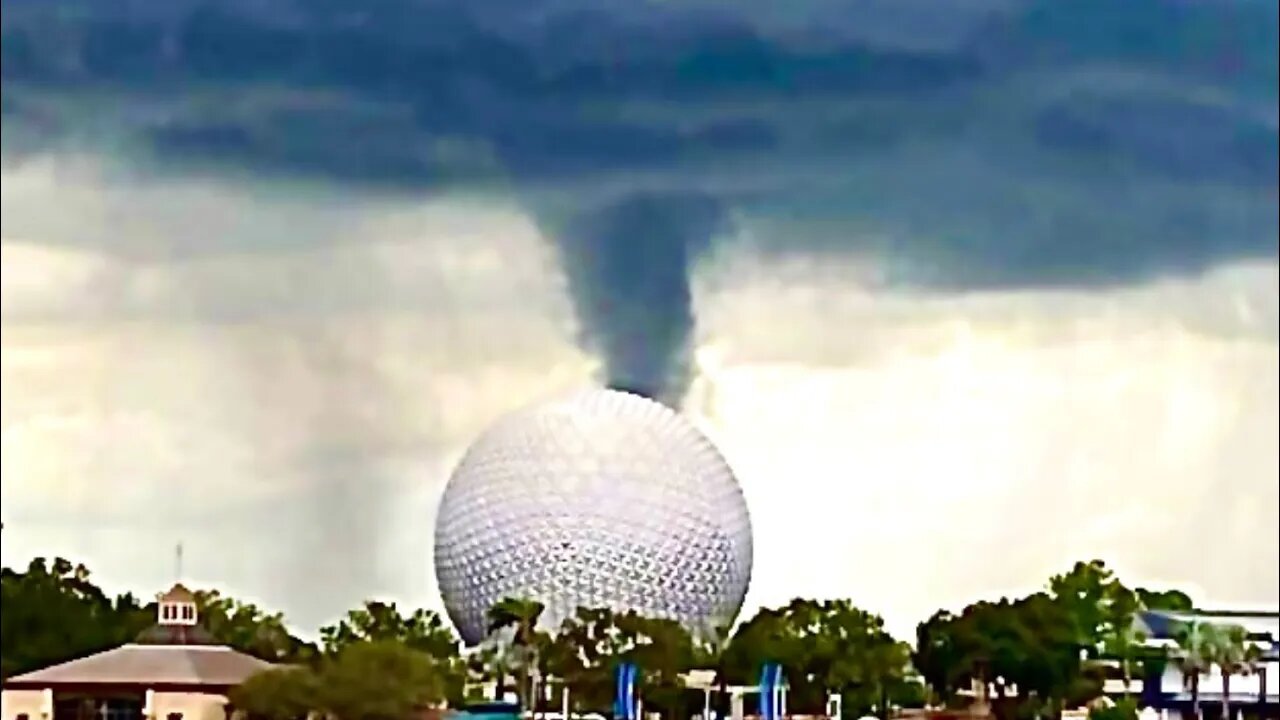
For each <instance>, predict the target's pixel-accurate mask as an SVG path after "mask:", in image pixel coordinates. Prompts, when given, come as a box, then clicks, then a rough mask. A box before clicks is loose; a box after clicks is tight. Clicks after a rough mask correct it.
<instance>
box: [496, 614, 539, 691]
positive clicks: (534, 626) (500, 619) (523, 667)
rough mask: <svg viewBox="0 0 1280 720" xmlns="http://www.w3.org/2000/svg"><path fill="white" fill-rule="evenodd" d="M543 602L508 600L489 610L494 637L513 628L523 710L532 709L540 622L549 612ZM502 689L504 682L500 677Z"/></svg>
mask: <svg viewBox="0 0 1280 720" xmlns="http://www.w3.org/2000/svg"><path fill="white" fill-rule="evenodd" d="M545 607H546V606H544V605H543V604H542V603H540V602H538V601H537V600H531V599H528V598H515V597H511V598H504V599H502V600H499V601H498V602H496V603H494V605H493V607H491V608H489V633H490V634H491V635H493V634H495V633H497V632H499V631H501V630H504V629H507V628H511V630H512V641H511V647H512V650H513V651H514V658H513V663H512V664H514V665H515V666H516V683H517V687H516V697H518V698H519V699H520V706H521V707H522V708H528V707H530V705H529V701H530V700H531V699H532V698H530V696H529V689H530V688H529V671H530V670H531V668H532V667H533V666H534V664H535V663H536V657H535V653H536V652H537V648H538V645H539V644H540V643H539V638H538V619H539V618H541V617H542V612H543V610H544V609H545ZM498 687H499V689H501V687H502V682H501V677H499V682H498Z"/></svg>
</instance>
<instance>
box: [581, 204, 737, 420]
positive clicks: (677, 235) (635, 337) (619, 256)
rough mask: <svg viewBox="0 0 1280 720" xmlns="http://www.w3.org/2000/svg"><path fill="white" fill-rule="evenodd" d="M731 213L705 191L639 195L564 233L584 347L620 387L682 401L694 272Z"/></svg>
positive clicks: (596, 211) (585, 217)
mask: <svg viewBox="0 0 1280 720" xmlns="http://www.w3.org/2000/svg"><path fill="white" fill-rule="evenodd" d="M722 218H723V214H722V210H721V206H720V204H719V203H718V202H717V201H716V199H715V198H713V197H710V196H708V195H702V194H692V195H690V194H683V195H677V194H672V193H638V194H633V195H629V196H627V197H624V198H622V199H620V200H616V201H614V202H611V203H608V204H606V205H603V206H601V207H597V208H593V209H591V210H588V211H585V212H582V213H580V214H578V215H577V216H575V217H574V218H572V219H571V220H570V221H569V222H568V223H567V224H566V227H564V228H563V229H562V230H561V232H560V234H559V238H558V242H559V244H560V250H561V256H562V258H563V263H564V270H565V275H566V277H567V278H568V281H569V289H570V293H571V295H572V297H573V302H574V307H575V309H576V311H577V316H578V321H579V324H580V326H581V330H580V332H581V340H582V342H583V344H584V345H585V346H586V347H587V348H589V349H590V350H593V351H595V352H598V353H599V354H600V356H601V358H602V359H603V361H604V378H603V379H604V382H605V384H606V385H607V386H609V387H611V388H614V389H616V390H625V391H628V392H633V393H637V394H639V395H644V396H645V397H649V398H652V399H654V400H657V401H659V402H663V403H666V404H667V405H678V404H679V402H680V400H681V398H683V397H684V393H685V390H687V389H688V384H689V375H690V365H691V355H690V338H691V336H692V333H693V327H694V320H695V318H694V312H693V304H692V301H693V298H692V295H691V293H690V290H689V274H690V271H691V269H692V267H693V265H694V264H695V263H696V262H697V260H698V258H699V257H700V256H701V255H702V254H703V253H704V252H706V250H707V248H708V246H709V245H710V244H711V241H712V238H713V236H714V235H715V233H716V231H717V230H718V229H719V228H720V225H721V221H722Z"/></svg>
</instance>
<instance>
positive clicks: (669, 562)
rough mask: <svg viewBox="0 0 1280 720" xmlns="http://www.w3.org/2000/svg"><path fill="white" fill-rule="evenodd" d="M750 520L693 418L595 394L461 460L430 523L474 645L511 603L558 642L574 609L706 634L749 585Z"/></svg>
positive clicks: (550, 409)
mask: <svg viewBox="0 0 1280 720" xmlns="http://www.w3.org/2000/svg"><path fill="white" fill-rule="evenodd" d="M751 560H752V540H751V520H750V517H749V516H748V513H747V504H746V500H745V499H744V497H743V495H742V489H741V488H740V487H739V485H738V482H737V480H736V479H735V478H734V475H733V472H732V471H731V470H730V468H729V465H728V463H726V462H725V460H724V458H723V457H722V456H721V455H720V453H719V451H718V450H716V448H715V446H713V445H712V444H711V441H710V440H708V439H707V437H706V436H705V435H703V434H702V433H701V432H699V431H698V430H697V428H695V427H694V426H693V425H692V424H691V423H690V422H689V421H688V420H687V419H685V418H684V417H682V416H680V415H678V414H676V413H675V412H674V411H672V410H671V409H669V408H667V407H665V406H663V405H660V404H659V403H656V402H653V401H652V400H648V399H646V398H643V397H640V396H638V395H632V394H629V393H624V392H619V391H615V390H589V391H584V392H579V393H575V394H572V395H569V396H566V397H562V398H559V399H556V400H553V401H551V402H547V403H544V404H541V405H536V406H534V407H531V408H528V409H525V410H521V411H518V412H516V413H514V414H512V415H509V416H507V417H506V418H504V419H502V420H500V421H499V422H498V423H497V424H496V425H495V426H494V427H493V428H491V429H490V430H489V431H488V432H486V433H485V434H484V435H482V436H481V437H480V439H479V440H478V441H476V443H475V444H474V445H472V446H471V448H470V449H469V450H468V451H467V453H466V455H465V456H464V457H463V459H462V461H461V463H460V464H459V465H458V467H457V469H456V470H455V471H454V473H453V475H452V476H451V477H450V479H449V482H448V485H447V486H446V487H445V491H444V497H443V498H442V500H441V502H440V508H439V512H438V514H437V518H436V532H435V569H436V579H437V581H438V583H439V586H440V592H441V594H442V595H443V598H444V605H445V609H446V611H447V612H448V614H449V617H450V619H452V621H453V623H454V625H455V626H456V627H457V628H458V632H459V634H460V635H461V636H462V639H463V641H464V642H466V643H467V644H472V645H473V644H476V643H478V642H480V641H481V640H483V639H484V637H485V636H486V634H487V630H488V627H487V626H488V612H489V608H491V607H492V606H493V605H494V604H495V603H497V602H498V601H500V600H502V599H504V598H509V597H515V598H522V599H531V600H537V601H539V602H541V603H543V605H544V606H545V610H544V612H543V614H542V617H541V622H540V625H541V626H542V627H544V628H548V629H552V630H554V629H555V628H557V627H559V625H560V623H561V621H563V620H564V619H565V618H567V617H570V616H572V615H573V614H574V613H575V612H576V611H577V609H578V608H580V607H590V608H609V609H612V610H614V611H618V612H625V611H630V610H634V611H636V612H637V613H639V614H641V615H644V616H646V617H654V618H666V619H672V620H676V621H679V622H680V623H681V624H683V625H684V626H685V627H687V628H688V629H689V630H690V631H691V632H693V633H695V634H697V635H705V634H706V633H710V632H714V631H715V630H716V629H717V628H719V627H721V626H723V625H726V624H728V623H731V622H732V621H733V619H734V617H735V616H736V615H737V613H738V611H739V609H741V607H742V601H743V599H744V597H745V596H746V592H747V585H748V583H749V582H750V579H751Z"/></svg>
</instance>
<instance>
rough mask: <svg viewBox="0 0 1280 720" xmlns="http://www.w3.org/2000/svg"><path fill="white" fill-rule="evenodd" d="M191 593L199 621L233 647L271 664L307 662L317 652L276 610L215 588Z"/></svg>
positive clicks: (219, 640)
mask: <svg viewBox="0 0 1280 720" xmlns="http://www.w3.org/2000/svg"><path fill="white" fill-rule="evenodd" d="M195 596H196V608H197V610H198V611H199V615H200V624H201V625H202V626H203V627H204V629H205V630H208V631H209V634H210V635H212V636H213V637H214V639H216V640H217V641H218V642H220V643H223V644H225V645H227V646H228V647H230V648H232V649H234V650H237V651H239V652H242V653H245V654H246V655H252V656H254V657H257V658H261V659H262V660H266V661H267V662H273V663H282V662H307V661H310V660H312V659H314V658H315V657H316V655H317V649H316V648H315V646H314V645H311V644H309V643H306V642H303V641H302V640H299V639H298V638H296V637H294V636H293V635H292V634H291V633H290V632H289V629H288V628H287V627H286V625H285V620H284V616H283V615H282V614H280V613H268V612H266V611H264V610H261V609H259V608H258V607H256V606H255V605H252V604H250V603H244V602H240V601H237V600H234V599H232V598H229V597H225V596H223V595H221V594H220V593H218V592H217V591H216V590H198V591H196V592H195Z"/></svg>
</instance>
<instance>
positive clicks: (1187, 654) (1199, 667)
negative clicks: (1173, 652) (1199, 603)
mask: <svg viewBox="0 0 1280 720" xmlns="http://www.w3.org/2000/svg"><path fill="white" fill-rule="evenodd" d="M1174 636H1175V639H1176V641H1177V643H1178V656H1177V659H1176V661H1177V663H1178V668H1179V669H1180V670H1181V671H1182V678H1183V682H1184V683H1186V684H1187V687H1188V689H1189V690H1190V691H1191V708H1192V712H1193V713H1194V715H1195V717H1197V718H1199V717H1201V714H1200V676H1201V675H1202V674H1203V673H1205V672H1208V670H1209V668H1210V666H1211V665H1212V664H1213V660H1214V657H1215V656H1216V655H1217V643H1218V639H1217V632H1216V630H1215V628H1214V627H1213V626H1212V625H1208V624H1205V623H1203V622H1201V621H1200V620H1198V619H1194V618H1193V619H1192V620H1190V621H1188V622H1185V623H1180V624H1179V626H1178V627H1177V629H1176V630H1175V633H1174Z"/></svg>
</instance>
